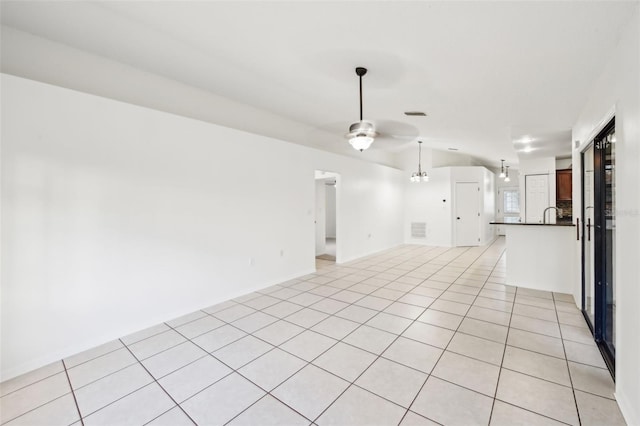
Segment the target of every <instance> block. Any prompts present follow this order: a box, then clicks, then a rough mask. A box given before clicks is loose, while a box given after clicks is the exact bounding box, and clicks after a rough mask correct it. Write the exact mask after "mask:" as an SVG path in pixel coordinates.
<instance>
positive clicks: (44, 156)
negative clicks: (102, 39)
mask: <svg viewBox="0 0 640 426" xmlns="http://www.w3.org/2000/svg"><path fill="white" fill-rule="evenodd" d="M1 84H2V93H1V96H2V112H1V113H2V116H1V121H2V129H1V132H2V133H1V136H2V163H1V165H2V212H1V213H2V256H3V257H2V284H1V287H0V290H1V295H2V301H1V310H2V312H1V317H0V319H1V327H2V328H1V331H2V336H1V339H2V340H1V344H0V346H1V349H0V350H1V353H0V354H1V358H2V359H1V379H0V380H6V379H8V378H10V377H13V376H15V375H17V374H20V373H23V372H25V371H28V370H31V369H33V368H36V367H39V366H41V365H44V364H46V363H49V362H52V361H54V360H57V359H60V358H62V357H65V356H68V355H70V354H73V353H76V352H78V351H81V350H84V349H87V348H90V347H93V346H95V345H97V344H100V343H103V342H105V341H108V340H111V339H114V338H117V337H119V336H123V335H126V334H128V333H131V332H133V331H136V330H139V329H142V328H144V327H147V326H150V325H153V324H156V323H158V322H161V321H165V320H168V319H170V318H173V317H176V316H179V315H182V314H185V313H188V312H191V311H193V310H196V309H199V308H203V307H206V306H208V305H211V304H215V303H217V302H219V301H222V300H226V299H229V298H231V297H234V296H237V295H240V294H244V293H247V292H249V291H251V290H253V289H257V288H260V287H264V286H266V285H269V284H272V283H275V282H279V281H282V280H285V279H288V278H291V277H294V276H298V275H302V274H306V273H309V272H312V271H313V270H314V224H313V221H314V208H315V198H314V192H315V191H314V170H316V169H320V170H333V171H336V172H338V173H340V175H341V181H340V186H339V188H338V200H337V204H338V207H337V208H338V212H342V213H341V214H340V216H339V218H338V221H339V226H340V227H341V228H340V229H341V230H340V232H341V234H340V235H341V238H340V240H339V241H338V254H339V256H340V258H339V259H338V260H339V261H348V260H351V259H354V258H357V257H361V256H364V255H367V254H369V253H373V252H377V251H380V250H384V249H387V248H390V247H393V246H395V245H398V244H400V243H402V240H403V237H402V236H403V234H402V218H403V210H402V205H403V203H402V200H403V195H404V184H405V176H404V174H403V173H402V172H400V171H398V170H396V169H392V168H389V167H384V166H380V165H376V164H372V163H367V162H364V161H358V160H354V159H352V158H349V157H344V156H340V155H336V154H332V153H327V152H323V151H318V150H315V149H312V148H308V147H303V146H300V145H295V144H290V143H285V142H282V141H278V140H275V139H271V138H267V137H263V136H258V135H255V134H250V133H246V132H241V131H238V130H233V129H229V128H224V127H221V126H217V125H214V124H210V123H205V122H201V121H197V120H193V119H188V118H184V117H180V116H175V115H172V114H169V113H164V112H159V111H155V110H150V109H146V108H143V107H139V106H134V105H131V104H127V103H122V102H118V101H113V100H110V99H105V98H101V97H96V96H93V95H87V94H84V93H80V92H75V91H72V90H68V89H63V88H60V87H56V86H50V85H47V84H43V83H38V82H34V81H31V80H26V79H22V78H17V77H13V76H9V75H6V74H3V75H2V80H1ZM265 176H268V178H264V177H265Z"/></svg>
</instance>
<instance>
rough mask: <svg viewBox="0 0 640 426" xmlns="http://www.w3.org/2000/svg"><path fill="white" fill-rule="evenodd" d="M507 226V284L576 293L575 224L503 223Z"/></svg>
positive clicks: (494, 223) (493, 223)
mask: <svg viewBox="0 0 640 426" xmlns="http://www.w3.org/2000/svg"><path fill="white" fill-rule="evenodd" d="M490 224H491V225H514V226H506V227H505V236H506V252H507V254H506V256H507V284H509V285H517V286H520V287H526V288H532V289H537V290H546V291H555V292H559V293H570V294H573V290H574V289H573V286H574V283H575V282H576V270H577V269H578V255H577V253H578V250H576V230H575V229H574V228H575V225H574V224H573V223H555V224H550V223H547V224H542V223H502V222H490Z"/></svg>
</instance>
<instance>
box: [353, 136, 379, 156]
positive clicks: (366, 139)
mask: <svg viewBox="0 0 640 426" xmlns="http://www.w3.org/2000/svg"><path fill="white" fill-rule="evenodd" d="M349 143H350V144H351V146H352V147H353V149H356V150H358V151H360V152H362V151H364V150H365V149H368V148H369V147H370V146H371V144H372V143H373V138H372V137H371V136H366V135H362V134H360V135H355V136H354V137H352V138H350V139H349Z"/></svg>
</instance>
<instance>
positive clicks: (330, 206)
mask: <svg viewBox="0 0 640 426" xmlns="http://www.w3.org/2000/svg"><path fill="white" fill-rule="evenodd" d="M315 181H316V182H315V183H316V186H315V188H316V198H315V199H316V203H315V204H316V206H315V228H316V231H315V235H316V237H315V238H316V250H315V253H316V266H320V264H321V265H326V264H328V263H335V262H336V259H337V257H338V244H337V243H338V220H337V216H338V215H337V210H338V209H337V201H338V196H337V193H338V190H339V181H340V175H339V174H338V173H334V172H328V171H323V170H316V172H315Z"/></svg>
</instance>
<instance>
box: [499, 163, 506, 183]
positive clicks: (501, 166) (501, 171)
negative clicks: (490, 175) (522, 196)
mask: <svg viewBox="0 0 640 426" xmlns="http://www.w3.org/2000/svg"><path fill="white" fill-rule="evenodd" d="M500 161H501V164H500V176H498V177H499V178H501V179H504V178H505V176H506V175H505V174H504V160H500Z"/></svg>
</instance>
